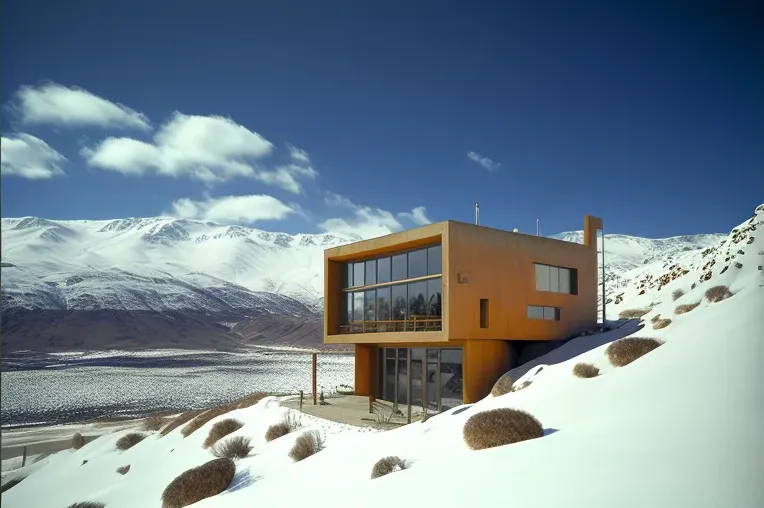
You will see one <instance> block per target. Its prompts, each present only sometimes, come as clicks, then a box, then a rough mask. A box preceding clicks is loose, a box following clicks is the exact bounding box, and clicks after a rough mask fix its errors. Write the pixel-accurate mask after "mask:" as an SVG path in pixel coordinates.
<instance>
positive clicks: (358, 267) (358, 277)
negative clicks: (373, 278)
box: [353, 261, 365, 287]
mask: <svg viewBox="0 0 764 508" xmlns="http://www.w3.org/2000/svg"><path fill="white" fill-rule="evenodd" d="M364 267H365V264H364V262H363V261H361V262H359V263H353V286H354V287H357V286H363V272H364Z"/></svg>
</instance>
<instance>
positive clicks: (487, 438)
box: [463, 408, 544, 450]
mask: <svg viewBox="0 0 764 508" xmlns="http://www.w3.org/2000/svg"><path fill="white" fill-rule="evenodd" d="M463 433H464V441H465V442H466V443H467V446H469V447H470V448H471V449H472V450H483V449H485V448H493V447H495V446H503V445H507V444H512V443H517V442H520V441H526V440H528V439H535V438H538V437H542V436H543V435H544V427H542V426H541V423H539V421H538V420H536V419H535V418H534V417H533V416H531V415H530V414H528V413H526V412H525V411H520V410H518V409H510V408H499V409H491V410H489V411H481V412H480V413H477V414H474V415H472V416H470V417H469V419H468V420H467V422H466V423H465V424H464V430H463Z"/></svg>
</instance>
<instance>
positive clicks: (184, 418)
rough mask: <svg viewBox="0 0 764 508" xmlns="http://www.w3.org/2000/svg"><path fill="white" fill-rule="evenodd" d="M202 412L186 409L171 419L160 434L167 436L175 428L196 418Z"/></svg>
mask: <svg viewBox="0 0 764 508" xmlns="http://www.w3.org/2000/svg"><path fill="white" fill-rule="evenodd" d="M200 414H201V411H186V412H185V413H182V414H180V415H178V416H176V417H175V419H174V420H173V421H171V422H170V424H169V425H168V426H167V427H165V428H164V429H163V430H162V432H160V433H159V435H160V436H166V435H167V434H169V433H170V432H172V431H173V430H175V429H177V428H178V427H180V426H181V425H183V424H184V423H186V422H188V421H190V420H191V419H192V418H196V417H197V416H199V415H200Z"/></svg>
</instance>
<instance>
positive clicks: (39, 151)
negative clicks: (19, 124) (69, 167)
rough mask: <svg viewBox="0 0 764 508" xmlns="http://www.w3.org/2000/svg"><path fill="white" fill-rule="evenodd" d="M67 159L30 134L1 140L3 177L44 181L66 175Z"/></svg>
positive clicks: (0, 157) (0, 161) (0, 159)
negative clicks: (65, 163) (63, 167)
mask: <svg viewBox="0 0 764 508" xmlns="http://www.w3.org/2000/svg"><path fill="white" fill-rule="evenodd" d="M64 161H66V158H65V157H64V156H63V155H61V154H60V153H58V152H57V151H55V150H54V149H53V148H51V147H50V145H48V144H47V143H46V142H45V141H43V140H41V139H39V138H36V137H34V136H31V135H29V134H16V135H14V136H11V137H5V136H3V138H2V139H1V140H0V166H2V169H1V172H2V175H3V176H20V177H22V178H29V179H31V180H44V179H48V178H52V177H54V176H60V175H63V174H64V171H63V170H62V169H61V164H62V163H63V162H64Z"/></svg>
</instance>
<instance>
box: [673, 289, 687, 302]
mask: <svg viewBox="0 0 764 508" xmlns="http://www.w3.org/2000/svg"><path fill="white" fill-rule="evenodd" d="M683 296H684V289H675V290H674V292H673V293H671V298H673V300H674V301H677V300H679V299H680V298H682V297H683Z"/></svg>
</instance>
